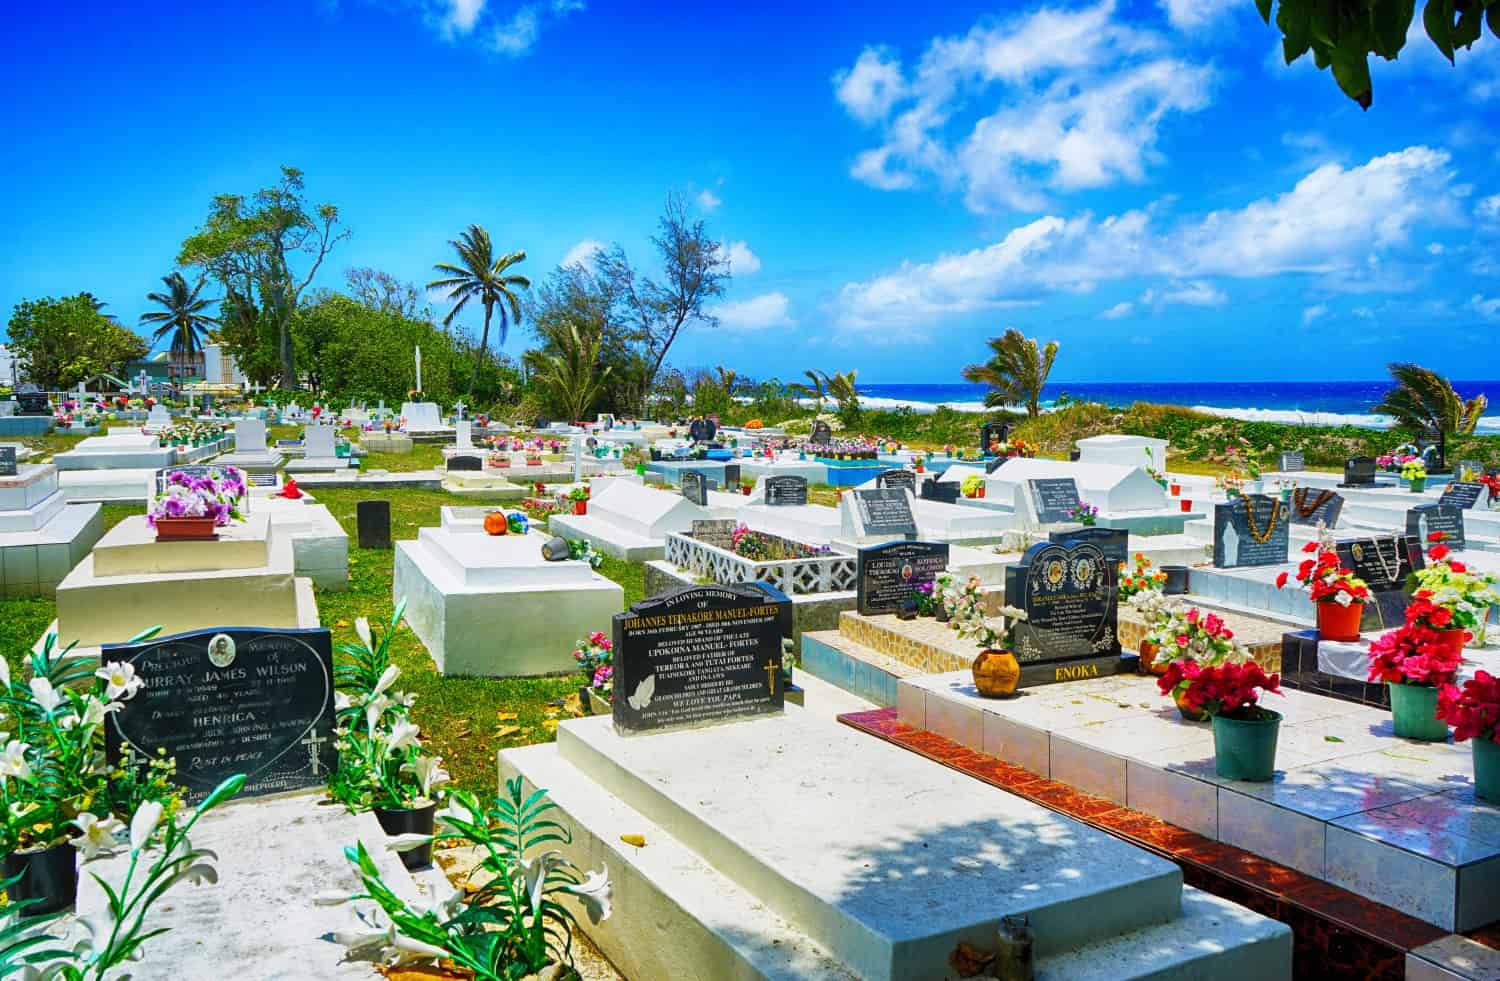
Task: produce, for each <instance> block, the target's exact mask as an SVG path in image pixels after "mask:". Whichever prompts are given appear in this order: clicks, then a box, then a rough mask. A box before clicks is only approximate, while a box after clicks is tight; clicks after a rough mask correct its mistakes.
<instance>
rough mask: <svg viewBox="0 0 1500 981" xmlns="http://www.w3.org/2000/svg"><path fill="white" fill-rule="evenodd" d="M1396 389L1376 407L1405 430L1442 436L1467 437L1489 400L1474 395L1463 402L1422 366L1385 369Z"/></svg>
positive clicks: (1443, 380) (1399, 365)
mask: <svg viewBox="0 0 1500 981" xmlns="http://www.w3.org/2000/svg"><path fill="white" fill-rule="evenodd" d="M1387 368H1388V370H1389V371H1390V373H1391V378H1392V380H1393V381H1395V383H1396V387H1395V388H1393V389H1391V390H1390V391H1388V392H1386V393H1385V398H1384V400H1382V401H1381V403H1380V404H1379V405H1377V406H1375V410H1374V411H1376V412H1379V413H1382V414H1384V415H1388V416H1390V417H1391V418H1393V419H1395V420H1396V422H1398V423H1399V424H1401V425H1402V426H1405V427H1406V428H1407V429H1412V430H1418V431H1420V430H1423V429H1435V430H1437V431H1438V432H1440V433H1443V434H1444V435H1448V434H1454V435H1458V436H1468V435H1469V434H1471V433H1473V432H1474V427H1475V426H1477V425H1479V417H1480V416H1482V415H1484V410H1485V408H1486V407H1487V406H1488V405H1489V400H1488V399H1486V398H1485V397H1484V396H1483V395H1476V396H1474V397H1473V398H1471V399H1469V400H1468V401H1464V400H1463V399H1462V398H1460V397H1459V394H1458V393H1457V392H1456V391H1454V390H1453V385H1452V384H1451V383H1450V382H1449V381H1448V379H1446V378H1444V377H1443V376H1442V375H1440V374H1438V373H1437V372H1435V371H1432V370H1431V369H1429V368H1423V367H1422V366H1421V365H1415V364H1408V363H1403V362H1396V363H1394V364H1391V365H1387Z"/></svg>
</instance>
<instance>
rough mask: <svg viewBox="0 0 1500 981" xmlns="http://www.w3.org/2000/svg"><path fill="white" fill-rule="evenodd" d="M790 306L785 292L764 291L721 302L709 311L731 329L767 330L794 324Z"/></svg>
mask: <svg viewBox="0 0 1500 981" xmlns="http://www.w3.org/2000/svg"><path fill="white" fill-rule="evenodd" d="M790 307H791V303H790V301H789V300H787V298H786V294H785V293H762V294H761V295H760V296H754V297H751V298H750V299H748V300H732V301H730V302H729V303H721V304H719V305H718V306H715V307H712V308H710V309H709V311H708V312H709V313H710V314H712V315H713V316H715V317H718V318H719V323H721V324H723V325H724V326H725V327H728V328H730V329H731V330H765V329H767V328H769V327H790V326H791V325H792V324H794V323H795V322H796V321H794V320H792V318H791V317H790V316H789V313H788V311H789V309H790Z"/></svg>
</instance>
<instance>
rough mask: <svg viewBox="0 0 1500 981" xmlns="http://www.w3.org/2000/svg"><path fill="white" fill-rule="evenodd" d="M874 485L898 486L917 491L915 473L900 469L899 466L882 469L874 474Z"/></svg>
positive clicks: (913, 491)
mask: <svg viewBox="0 0 1500 981" xmlns="http://www.w3.org/2000/svg"><path fill="white" fill-rule="evenodd" d="M875 486H876V487H900V488H904V489H906V490H909V491H911V492H912V493H913V494H915V493H916V492H917V475H916V474H915V473H913V472H912V471H910V470H902V469H899V468H892V469H890V470H882V471H881V472H880V473H878V474H876V475H875Z"/></svg>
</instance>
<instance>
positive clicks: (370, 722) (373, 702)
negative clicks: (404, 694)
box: [365, 695, 391, 733]
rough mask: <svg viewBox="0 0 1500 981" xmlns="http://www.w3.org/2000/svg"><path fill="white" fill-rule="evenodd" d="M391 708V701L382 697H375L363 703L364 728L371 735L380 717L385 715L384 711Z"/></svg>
mask: <svg viewBox="0 0 1500 981" xmlns="http://www.w3.org/2000/svg"><path fill="white" fill-rule="evenodd" d="M390 707H391V700H390V699H389V698H387V697H386V696H384V695H376V696H375V697H374V698H372V699H370V700H369V701H368V702H366V703H365V728H366V729H367V730H369V731H370V732H371V733H373V732H374V731H375V726H376V725H377V724H378V723H379V722H380V717H381V716H382V715H385V710H386V709H388V708H390Z"/></svg>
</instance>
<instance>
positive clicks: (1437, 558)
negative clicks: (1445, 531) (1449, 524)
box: [1427, 531, 1448, 562]
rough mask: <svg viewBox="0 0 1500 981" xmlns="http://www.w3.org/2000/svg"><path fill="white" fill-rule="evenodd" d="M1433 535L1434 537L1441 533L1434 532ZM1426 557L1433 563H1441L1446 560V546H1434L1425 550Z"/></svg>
mask: <svg viewBox="0 0 1500 981" xmlns="http://www.w3.org/2000/svg"><path fill="white" fill-rule="evenodd" d="M1433 534H1434V535H1441V534H1442V532H1440V531H1435V532H1433ZM1427 557H1428V558H1429V559H1431V560H1432V561H1434V562H1441V561H1443V560H1444V559H1446V558H1447V557H1448V546H1446V545H1434V546H1432V547H1431V548H1429V549H1428V550H1427Z"/></svg>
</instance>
